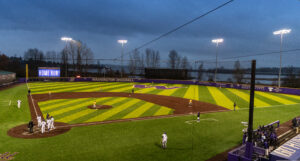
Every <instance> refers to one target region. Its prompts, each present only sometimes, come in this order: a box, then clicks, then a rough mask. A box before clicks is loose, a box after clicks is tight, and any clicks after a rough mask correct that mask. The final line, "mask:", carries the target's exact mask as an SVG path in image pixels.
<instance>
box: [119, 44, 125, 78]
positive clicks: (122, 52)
mask: <svg viewBox="0 0 300 161" xmlns="http://www.w3.org/2000/svg"><path fill="white" fill-rule="evenodd" d="M118 43H120V44H121V45H122V50H121V77H123V54H124V44H126V43H127V40H118Z"/></svg>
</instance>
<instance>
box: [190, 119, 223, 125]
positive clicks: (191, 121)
mask: <svg viewBox="0 0 300 161" xmlns="http://www.w3.org/2000/svg"><path fill="white" fill-rule="evenodd" d="M202 121H219V120H217V119H214V118H207V119H200V121H199V122H198V120H188V121H185V123H187V124H192V123H193V122H196V123H200V122H202Z"/></svg>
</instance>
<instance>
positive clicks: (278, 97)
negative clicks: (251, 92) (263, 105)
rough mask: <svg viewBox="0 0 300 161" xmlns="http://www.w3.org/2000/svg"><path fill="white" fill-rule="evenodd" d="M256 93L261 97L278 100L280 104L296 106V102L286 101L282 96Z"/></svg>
mask: <svg viewBox="0 0 300 161" xmlns="http://www.w3.org/2000/svg"><path fill="white" fill-rule="evenodd" d="M255 93H257V94H259V95H262V96H264V97H267V98H269V99H272V100H276V101H277V102H280V103H282V104H296V102H293V101H289V100H287V99H284V98H282V97H280V96H274V95H271V94H269V93H266V92H260V91H255Z"/></svg>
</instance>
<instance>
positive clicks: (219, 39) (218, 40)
mask: <svg viewBox="0 0 300 161" xmlns="http://www.w3.org/2000/svg"><path fill="white" fill-rule="evenodd" d="M223 41H224V39H222V38H218V39H213V40H211V42H212V43H215V44H216V45H217V46H216V47H217V50H216V69H215V80H214V81H215V82H217V71H218V47H219V43H222V42H223Z"/></svg>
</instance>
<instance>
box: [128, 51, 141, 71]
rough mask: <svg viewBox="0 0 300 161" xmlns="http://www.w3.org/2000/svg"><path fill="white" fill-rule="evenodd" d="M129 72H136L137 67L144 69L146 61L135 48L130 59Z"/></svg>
mask: <svg viewBox="0 0 300 161" xmlns="http://www.w3.org/2000/svg"><path fill="white" fill-rule="evenodd" d="M128 65H129V72H130V74H133V75H134V74H136V70H137V69H142V68H143V67H144V62H143V60H142V58H141V54H140V52H139V51H138V50H137V49H135V50H134V51H133V54H130V60H129V64H128Z"/></svg>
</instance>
